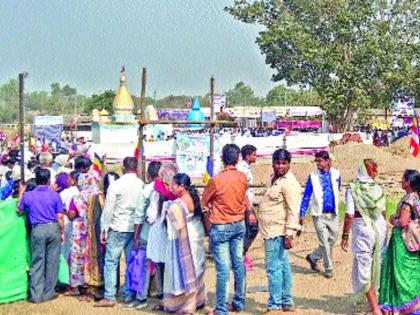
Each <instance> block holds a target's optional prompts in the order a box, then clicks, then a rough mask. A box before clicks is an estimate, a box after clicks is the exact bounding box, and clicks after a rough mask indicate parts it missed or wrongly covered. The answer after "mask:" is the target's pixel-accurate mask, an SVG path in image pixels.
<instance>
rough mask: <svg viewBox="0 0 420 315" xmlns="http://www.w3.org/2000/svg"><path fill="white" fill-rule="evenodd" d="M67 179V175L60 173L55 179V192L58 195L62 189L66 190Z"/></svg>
mask: <svg viewBox="0 0 420 315" xmlns="http://www.w3.org/2000/svg"><path fill="white" fill-rule="evenodd" d="M68 178H69V175H68V174H67V173H60V174H58V175H57V176H56V177H55V183H54V185H55V191H56V192H58V193H60V192H62V191H63V190H64V189H66V188H68V187H69V185H68Z"/></svg>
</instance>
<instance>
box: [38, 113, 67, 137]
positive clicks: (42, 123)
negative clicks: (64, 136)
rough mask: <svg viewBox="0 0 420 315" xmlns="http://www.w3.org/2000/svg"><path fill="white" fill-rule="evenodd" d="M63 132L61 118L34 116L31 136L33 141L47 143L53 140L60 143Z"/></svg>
mask: <svg viewBox="0 0 420 315" xmlns="http://www.w3.org/2000/svg"><path fill="white" fill-rule="evenodd" d="M62 132H63V116H35V117H34V124H33V126H32V134H33V137H34V138H35V139H41V140H43V141H44V140H45V141H48V142H51V141H52V140H55V141H56V142H57V143H61V133H62Z"/></svg>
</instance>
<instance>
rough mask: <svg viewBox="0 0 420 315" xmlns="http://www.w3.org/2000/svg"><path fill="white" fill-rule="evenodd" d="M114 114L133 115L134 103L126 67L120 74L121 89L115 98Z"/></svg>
mask: <svg viewBox="0 0 420 315" xmlns="http://www.w3.org/2000/svg"><path fill="white" fill-rule="evenodd" d="M113 107H114V113H116V114H117V115H132V111H133V107H134V102H133V99H132V97H131V95H130V92H129V91H128V88H127V78H126V76H125V69H124V67H123V68H122V69H121V72H120V87H119V88H118V91H117V94H116V95H115V98H114V103H113Z"/></svg>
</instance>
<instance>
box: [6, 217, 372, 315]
mask: <svg viewBox="0 0 420 315" xmlns="http://www.w3.org/2000/svg"><path fill="white" fill-rule="evenodd" d="M306 226H307V230H306V232H305V233H304V234H303V235H302V236H301V237H300V238H298V239H297V240H296V241H295V247H294V248H293V249H292V250H291V251H290V254H289V259H290V262H291V265H292V269H293V296H294V300H295V304H296V306H297V307H298V311H297V313H296V314H359V313H361V314H363V313H364V311H366V306H365V305H364V304H362V305H357V306H355V305H353V303H352V302H351V300H350V295H351V282H350V274H351V260H352V257H351V254H349V253H344V252H343V251H342V250H341V249H340V248H339V246H338V243H337V245H336V247H335V248H334V264H335V275H334V278H333V279H329V280H327V279H325V278H324V277H323V276H322V275H320V274H314V273H312V271H311V270H310V269H309V267H308V264H307V262H306V261H305V256H306V255H307V254H308V253H309V252H310V251H311V250H312V249H314V248H315V246H317V240H316V234H315V232H314V229H313V226H312V223H311V222H308V223H307V225H306ZM250 255H251V257H252V258H253V259H254V261H255V264H256V266H255V269H254V271H253V272H250V273H248V274H247V287H248V293H247V300H246V304H247V305H246V311H245V312H243V313H242V314H261V313H262V312H263V311H264V310H265V308H266V303H267V297H268V292H261V291H263V290H264V289H265V288H266V286H267V278H266V274H265V269H264V249H263V242H262V240H261V239H260V238H257V240H256V242H255V243H254V245H253V246H252V248H251V252H250ZM232 282H233V281H231V286H232ZM206 286H207V292H208V298H209V303H208V304H209V306H214V298H215V269H214V264H213V262H212V261H210V260H209V261H208V263H207V270H206ZM253 291H260V292H253ZM231 292H232V289H231ZM154 304H156V301H154V300H152V303H151V306H152V305H154ZM150 308H151V307H149V309H147V310H145V311H143V312H140V311H132V312H131V313H133V314H156V312H153V311H151V310H150ZM127 313H130V312H127V311H123V310H121V308H120V307H119V306H116V307H114V308H112V309H97V308H93V306H92V303H85V302H79V301H78V300H76V299H75V298H71V297H63V296H60V297H59V298H58V299H57V300H54V301H51V302H47V303H43V304H40V305H33V304H30V303H28V302H24V301H22V302H16V303H12V304H6V305H0V314H1V315H6V314H7V315H15V314H16V315H20V314H24V315H29V314H31V315H32V314H33V315H38V314H56V315H76V314H77V315H78V314H98V315H100V314H103V315H105V314H127ZM200 313H201V314H202V313H204V312H203V311H202V312H200Z"/></svg>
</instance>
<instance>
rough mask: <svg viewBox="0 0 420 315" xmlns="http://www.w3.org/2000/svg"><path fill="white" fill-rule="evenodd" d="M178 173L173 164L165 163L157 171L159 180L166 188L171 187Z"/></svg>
mask: <svg viewBox="0 0 420 315" xmlns="http://www.w3.org/2000/svg"><path fill="white" fill-rule="evenodd" d="M177 173H178V168H177V167H176V165H175V164H174V163H166V164H163V165H162V166H161V168H160V169H159V178H160V179H161V180H162V182H163V183H164V184H165V185H166V186H167V187H171V186H172V182H173V180H174V176H175V175H176V174H177Z"/></svg>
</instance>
